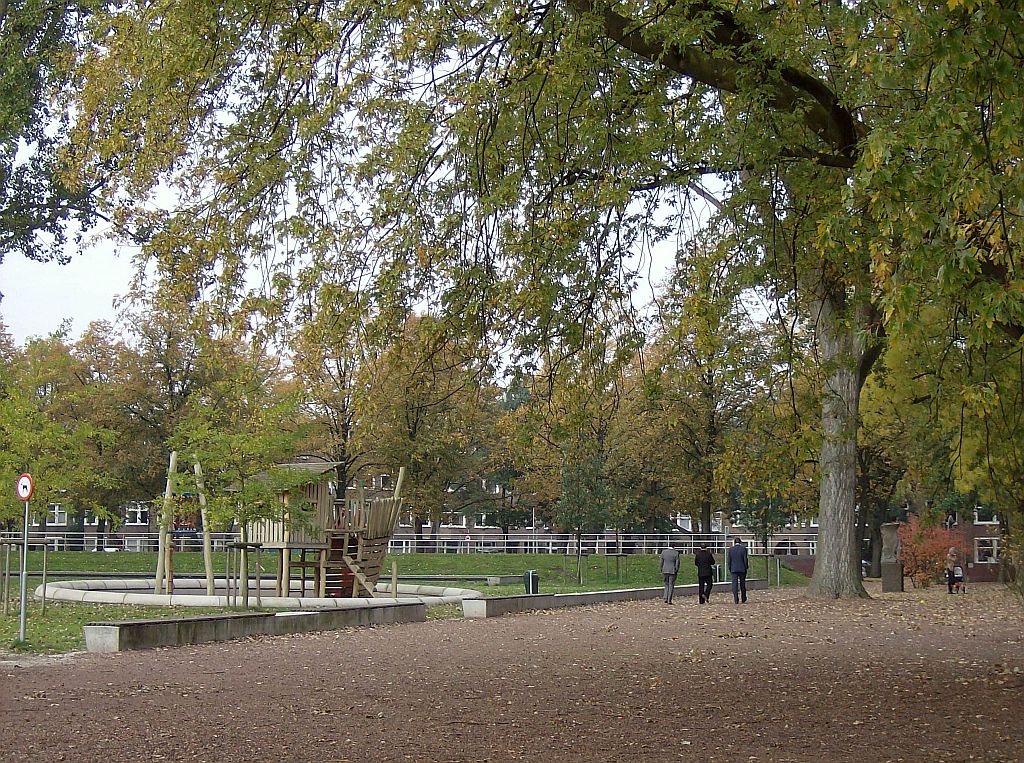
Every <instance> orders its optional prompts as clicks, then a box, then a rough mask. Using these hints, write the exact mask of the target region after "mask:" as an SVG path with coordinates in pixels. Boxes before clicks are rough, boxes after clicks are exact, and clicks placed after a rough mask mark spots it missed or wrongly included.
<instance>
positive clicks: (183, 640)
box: [83, 602, 427, 652]
mask: <svg viewBox="0 0 1024 763" xmlns="http://www.w3.org/2000/svg"><path fill="white" fill-rule="evenodd" d="M426 619H427V607H426V605H425V604H422V603H420V602H409V603H404V602H397V603H396V602H386V603H384V602H382V603H381V604H380V605H379V606H368V607H361V608H357V609H332V610H318V611H315V612H276V613H270V612H259V613H250V614H237V615H234V614H228V615H209V616H204V617H176V618H169V619H166V620H126V621H119V622H109V623H89V624H88V625H86V626H85V627H84V628H83V631H84V632H85V647H86V649H87V650H88V651H90V652H124V651H128V650H133V649H153V648H155V647H159V646H184V645H186V644H201V643H204V642H208V641H228V640H230V639H237V638H245V637H246V636H283V635H287V634H291V633H311V632H315V631H328V630H338V629H339V628H351V627H354V626H359V625H390V624H393V623H414V622H423V621H425V620H426Z"/></svg>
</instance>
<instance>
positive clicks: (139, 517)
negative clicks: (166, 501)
mask: <svg viewBox="0 0 1024 763" xmlns="http://www.w3.org/2000/svg"><path fill="white" fill-rule="evenodd" d="M124 523H125V524H126V525H133V526H135V527H138V526H140V525H141V526H145V527H148V526H149V505H148V504H145V503H131V504H128V507H127V508H126V509H125V512H124Z"/></svg>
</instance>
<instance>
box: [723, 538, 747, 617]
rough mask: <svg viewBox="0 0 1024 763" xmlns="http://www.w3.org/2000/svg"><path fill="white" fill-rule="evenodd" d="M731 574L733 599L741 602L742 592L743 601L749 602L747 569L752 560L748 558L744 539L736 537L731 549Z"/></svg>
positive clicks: (735, 601)
mask: <svg viewBox="0 0 1024 763" xmlns="http://www.w3.org/2000/svg"><path fill="white" fill-rule="evenodd" d="M728 556H729V574H730V575H731V576H732V600H733V602H734V603H736V604H739V603H740V594H741V593H742V595H743V599H742V601H743V603H744V604H746V603H747V570H748V569H749V568H750V562H749V560H748V559H747V547H746V546H745V545H744V543H743V541H742V540H740V539H739V538H736V541H735V542H734V543H733V546H732V548H730V549H729V555H728Z"/></svg>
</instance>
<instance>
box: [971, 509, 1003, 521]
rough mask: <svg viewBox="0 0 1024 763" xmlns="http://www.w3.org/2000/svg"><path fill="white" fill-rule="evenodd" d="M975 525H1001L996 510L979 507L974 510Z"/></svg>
mask: <svg viewBox="0 0 1024 763" xmlns="http://www.w3.org/2000/svg"><path fill="white" fill-rule="evenodd" d="M974 524H976V525H997V524H999V517H998V516H997V515H996V512H995V509H989V508H985V507H984V506H977V507H975V509H974Z"/></svg>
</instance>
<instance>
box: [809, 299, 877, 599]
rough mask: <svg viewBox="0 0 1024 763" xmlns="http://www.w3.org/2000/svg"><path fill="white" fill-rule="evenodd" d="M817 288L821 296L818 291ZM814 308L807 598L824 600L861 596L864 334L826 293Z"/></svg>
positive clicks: (863, 595) (864, 595)
mask: <svg viewBox="0 0 1024 763" xmlns="http://www.w3.org/2000/svg"><path fill="white" fill-rule="evenodd" d="M819 288H821V289H822V291H825V290H824V287H823V286H819ZM815 307H816V308H817V315H816V318H817V320H816V322H815V328H816V331H817V336H818V348H819V351H820V353H821V363H822V369H823V372H824V389H823V390H822V401H821V407H822V412H821V424H822V438H821V461H820V466H819V468H820V472H821V488H820V489H821V493H820V496H819V502H818V523H819V530H818V548H817V551H816V555H815V559H814V575H813V576H812V577H811V583H810V586H809V587H808V593H809V595H811V596H814V597H817V598H825V599H838V598H840V597H854V596H857V597H866V596H867V593H866V592H865V591H864V586H863V584H862V583H861V579H860V569H859V567H860V565H859V561H858V560H859V557H860V551H859V544H858V542H857V507H856V498H855V487H856V479H857V413H858V405H859V403H860V386H861V383H862V380H861V378H860V372H861V361H862V358H863V356H864V350H863V339H862V332H863V330H864V329H863V328H862V327H861V326H860V325H859V321H856V320H852V318H853V316H846V317H847V318H848V319H849V320H847V321H844V320H843V317H844V316H843V315H842V314H841V312H840V309H839V306H838V305H837V304H836V301H835V298H834V297H833V295H832V294H830V293H828V292H825V293H824V296H823V297H822V298H820V299H819V300H818V301H817V303H816V304H815Z"/></svg>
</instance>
